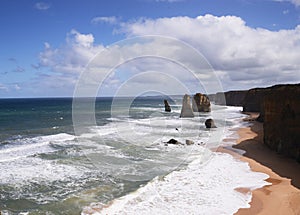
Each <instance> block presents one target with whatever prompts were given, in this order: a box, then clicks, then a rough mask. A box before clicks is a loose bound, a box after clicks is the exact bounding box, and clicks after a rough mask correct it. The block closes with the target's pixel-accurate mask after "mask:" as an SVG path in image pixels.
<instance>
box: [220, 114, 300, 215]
mask: <svg viewBox="0 0 300 215" xmlns="http://www.w3.org/2000/svg"><path fill="white" fill-rule="evenodd" d="M256 116H257V114H250V115H249V117H247V118H246V121H251V124H252V125H251V126H250V127H245V128H240V129H239V130H238V131H237V133H238V134H239V139H238V140H237V144H236V145H234V146H233V148H234V149H241V150H244V151H246V153H245V154H244V155H243V156H240V155H238V154H237V153H235V152H234V151H233V150H230V149H229V148H220V149H219V150H218V151H223V152H227V153H230V154H232V155H233V156H237V157H239V159H241V160H242V161H245V162H248V163H249V165H250V167H251V169H252V170H253V171H256V172H263V173H266V174H268V175H269V176H270V178H269V179H267V181H268V182H269V183H271V184H272V185H267V186H264V187H263V188H260V189H257V190H254V191H253V193H252V201H251V203H250V205H251V207H250V208H241V209H239V211H238V212H237V213H236V214H237V215H250V214H251V215H253V214H266V215H267V214H268V215H269V214H274V215H275V214H286V215H300V164H299V163H297V162H296V161H295V160H293V159H290V158H287V157H285V156H282V155H279V154H277V153H276V152H274V151H271V150H270V149H269V148H268V147H267V146H266V145H264V144H263V124H262V123H259V122H256V121H253V119H254V118H255V117H256ZM238 191H239V192H248V190H247V189H243V188H241V189H239V190H238Z"/></svg>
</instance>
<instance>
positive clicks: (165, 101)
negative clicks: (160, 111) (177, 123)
mask: <svg viewBox="0 0 300 215" xmlns="http://www.w3.org/2000/svg"><path fill="white" fill-rule="evenodd" d="M164 103H165V111H166V112H171V107H170V105H169V103H168V101H167V100H166V99H165V100H164Z"/></svg>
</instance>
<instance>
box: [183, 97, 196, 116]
mask: <svg viewBox="0 0 300 215" xmlns="http://www.w3.org/2000/svg"><path fill="white" fill-rule="evenodd" d="M180 117H181V118H185V117H194V113H193V110H192V107H191V101H190V96H189V95H187V94H185V95H184V97H183V100H182V108H181V113H180Z"/></svg>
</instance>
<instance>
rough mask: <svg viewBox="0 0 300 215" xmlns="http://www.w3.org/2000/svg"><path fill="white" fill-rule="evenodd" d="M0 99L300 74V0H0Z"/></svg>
mask: <svg viewBox="0 0 300 215" xmlns="http://www.w3.org/2000/svg"><path fill="white" fill-rule="evenodd" d="M0 26H1V34H0V39H1V40H0V66H1V67H0V98H19V97H71V96H74V95H81V96H117V95H122V96H123V95H138V94H142V93H149V92H150V93H154V94H155V93H160V94H183V93H195V92H199V91H200V92H201V91H202V92H204V93H214V92H217V91H228V90H242V89H250V88H254V87H267V86H271V85H274V84H281V83H299V82H300V0H223V1H220V0H219V1H217V0H128V1H125V0H47V1H33V0H22V1H19V0H1V1H0Z"/></svg>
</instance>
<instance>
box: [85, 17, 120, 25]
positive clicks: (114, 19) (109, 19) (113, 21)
mask: <svg viewBox="0 0 300 215" xmlns="http://www.w3.org/2000/svg"><path fill="white" fill-rule="evenodd" d="M91 22H92V23H93V24H98V23H108V24H117V23H118V18H117V17H115V16H98V17H94V18H93V19H92V21H91Z"/></svg>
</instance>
